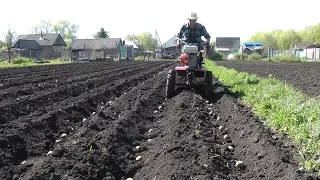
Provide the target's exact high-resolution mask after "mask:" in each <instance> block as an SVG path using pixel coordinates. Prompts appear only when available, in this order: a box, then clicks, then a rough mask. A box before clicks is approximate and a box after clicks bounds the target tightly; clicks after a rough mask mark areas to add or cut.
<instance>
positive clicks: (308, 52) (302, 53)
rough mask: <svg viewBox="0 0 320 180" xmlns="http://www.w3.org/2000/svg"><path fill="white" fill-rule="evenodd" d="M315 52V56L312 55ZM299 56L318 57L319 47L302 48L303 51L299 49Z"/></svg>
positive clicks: (319, 54) (319, 57)
mask: <svg viewBox="0 0 320 180" xmlns="http://www.w3.org/2000/svg"><path fill="white" fill-rule="evenodd" d="M314 54H315V57H314ZM299 57H302V58H303V57H308V58H310V59H314V58H315V59H320V48H316V49H315V48H312V49H310V48H309V49H304V50H303V51H300V53H299Z"/></svg>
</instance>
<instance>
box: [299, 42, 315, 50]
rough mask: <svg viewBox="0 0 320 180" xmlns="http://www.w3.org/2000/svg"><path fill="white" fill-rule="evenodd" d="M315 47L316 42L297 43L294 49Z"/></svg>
mask: <svg viewBox="0 0 320 180" xmlns="http://www.w3.org/2000/svg"><path fill="white" fill-rule="evenodd" d="M313 45H315V43H314V42H297V43H295V45H294V48H295V49H306V48H308V47H310V46H313Z"/></svg>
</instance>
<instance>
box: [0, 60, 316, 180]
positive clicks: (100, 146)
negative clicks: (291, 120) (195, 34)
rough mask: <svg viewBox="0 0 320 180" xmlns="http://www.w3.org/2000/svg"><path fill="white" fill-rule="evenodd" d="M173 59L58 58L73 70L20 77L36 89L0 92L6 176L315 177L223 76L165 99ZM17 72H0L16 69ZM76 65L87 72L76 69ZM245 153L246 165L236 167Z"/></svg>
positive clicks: (1, 171) (0, 169) (27, 179)
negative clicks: (209, 91) (209, 93)
mask: <svg viewBox="0 0 320 180" xmlns="http://www.w3.org/2000/svg"><path fill="white" fill-rule="evenodd" d="M173 65H174V64H173V62H157V61H152V62H151V61H150V62H134V63H128V62H119V63H110V64H109V63H90V64H74V65H73V66H74V68H75V69H73V68H72V65H68V66H66V65H64V66H52V67H48V71H49V69H52V68H56V69H57V70H56V72H57V75H56V76H59V75H60V74H61V73H59V71H65V69H64V68H69V73H65V76H63V77H61V78H60V81H58V82H56V84H57V86H55V87H52V86H45V88H43V89H41V88H40V89H39V88H37V87H31V86H29V84H30V83H36V81H37V80H36V78H39V79H41V78H42V79H44V77H45V76H46V75H45V74H46V72H48V71H46V70H45V68H46V67H41V68H42V70H34V71H35V72H36V73H37V77H36V78H31V79H33V80H31V81H30V79H28V80H27V79H26V83H22V82H23V80H21V83H20V84H21V89H23V88H25V89H27V90H28V92H31V93H30V94H29V95H27V96H25V97H24V98H21V97H23V96H22V95H14V94H15V93H11V96H10V97H7V96H5V95H2V96H1V97H3V98H5V101H3V102H1V103H0V111H1V114H0V115H1V118H0V119H1V123H0V133H1V134H0V179H24V180H31V179H37V180H47V179H54V180H56V179H57V180H58V179H65V180H66V179H70V180H84V179H85V180H86V179H88V180H89V179H90V180H91V179H102V180H115V179H121V180H122V179H126V178H133V179H152V180H153V179H157V180H165V179H198V180H202V179H203V180H209V179H288V180H289V179H290V180H292V179H314V178H312V173H307V172H301V173H300V172H298V168H299V167H298V166H297V163H298V160H299V159H297V158H296V153H295V150H296V148H295V147H294V146H293V145H291V144H290V143H289V141H287V139H286V138H285V137H282V136H279V135H277V134H274V133H271V132H270V131H269V130H268V129H267V128H265V127H263V125H262V123H260V122H259V120H258V119H257V118H256V117H254V116H253V115H252V114H251V113H250V111H249V110H248V109H247V108H246V107H243V106H241V105H240V103H238V102H237V99H235V98H234V97H233V95H232V94H229V93H228V92H227V91H226V89H224V88H223V86H222V85H220V84H219V83H218V82H217V81H216V80H214V81H215V87H216V92H215V98H214V99H211V100H209V101H208V100H206V99H204V98H202V96H201V94H198V93H197V92H192V91H179V93H178V94H177V95H176V96H175V97H173V98H171V99H165V96H164V95H165V92H164V88H165V77H166V73H167V71H168V69H166V68H168V67H174V66H173ZM88 66H90V67H91V68H95V69H99V70H97V71H96V72H92V71H90V68H88ZM95 66H96V67H95ZM100 66H102V67H104V68H99V67H100ZM124 67H125V68H124ZM121 68H123V69H122V70H120V69H121ZM116 69H118V71H116ZM14 71H15V73H16V74H17V75H18V74H22V73H29V72H28V70H25V69H21V71H19V70H16V69H14ZM10 72H11V70H6V71H3V72H2V74H3V75H4V76H6V74H8V76H11V78H19V77H18V76H17V75H16V76H15V75H14V73H10ZM41 72H43V75H41ZM79 72H83V73H82V74H81V76H82V75H84V77H87V78H81V77H80V78H77V77H78V76H80V74H79ZM97 73H101V76H99V74H97ZM30 76H32V74H30ZM50 76H52V77H53V79H54V78H55V77H54V76H55V75H54V74H51V75H50ZM69 79H72V80H73V81H74V82H72V83H68V82H67V81H68V80H69ZM3 81H5V78H3ZM47 81H50V80H47ZM10 82H11V81H10ZM10 82H9V83H10ZM42 83H45V82H42ZM17 87H18V86H17ZM9 88H11V87H10V86H6V87H3V89H2V90H4V91H5V90H6V89H9ZM13 91H18V90H17V89H15V88H13ZM10 92H11V91H9V94H10ZM53 94H54V95H53ZM17 98H21V99H19V100H17ZM27 106H28V107H27ZM220 126H223V127H222V128H220ZM63 133H65V134H64V135H65V136H64V137H61V135H62V134H63ZM224 135H227V136H228V137H227V138H226V139H224ZM137 146H140V147H139V148H137ZM228 146H232V147H233V148H232V149H230V147H229V148H228ZM138 156H141V159H139V160H136V158H137V157H138ZM239 160H240V161H243V162H244V166H243V168H236V167H235V162H236V161H239ZM22 162H24V163H22ZM21 163H22V164H21Z"/></svg>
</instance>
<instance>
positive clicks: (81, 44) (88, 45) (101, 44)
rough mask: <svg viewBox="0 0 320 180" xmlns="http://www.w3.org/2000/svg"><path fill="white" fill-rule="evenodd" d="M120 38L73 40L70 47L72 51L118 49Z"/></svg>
mask: <svg viewBox="0 0 320 180" xmlns="http://www.w3.org/2000/svg"><path fill="white" fill-rule="evenodd" d="M120 45H121V38H97V39H75V40H73V41H72V43H71V45H70V47H71V49H73V50H80V49H118V47H119V46H120Z"/></svg>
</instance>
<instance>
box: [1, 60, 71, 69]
mask: <svg viewBox="0 0 320 180" xmlns="http://www.w3.org/2000/svg"><path fill="white" fill-rule="evenodd" d="M68 63H72V61H64V60H46V61H45V63H34V62H32V61H22V62H19V63H16V64H15V63H9V62H7V61H4V62H0V68H1V69H3V68H12V67H27V66H43V65H55V64H68Z"/></svg>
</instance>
